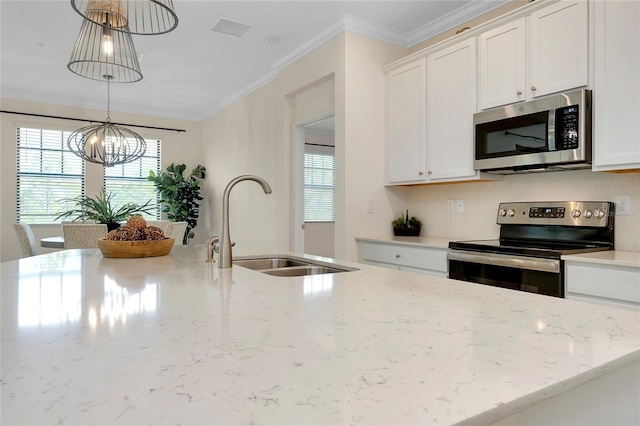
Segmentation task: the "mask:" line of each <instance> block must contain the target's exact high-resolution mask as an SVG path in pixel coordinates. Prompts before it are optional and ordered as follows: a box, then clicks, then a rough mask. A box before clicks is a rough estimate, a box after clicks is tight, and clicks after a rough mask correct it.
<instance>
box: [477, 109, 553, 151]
mask: <svg viewBox="0 0 640 426" xmlns="http://www.w3.org/2000/svg"><path fill="white" fill-rule="evenodd" d="M548 118H549V113H548V112H547V111H543V112H538V113H535V114H529V115H525V116H522V117H513V118H507V119H504V120H500V121H494V122H490V123H484V124H478V125H476V159H477V160H481V159H486V158H497V157H508V156H512V155H522V154H532V153H540V152H549V141H548V140H547V130H548V126H547V121H548Z"/></svg>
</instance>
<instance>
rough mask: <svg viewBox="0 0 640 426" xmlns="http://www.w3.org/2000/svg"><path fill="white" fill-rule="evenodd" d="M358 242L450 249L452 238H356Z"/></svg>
mask: <svg viewBox="0 0 640 426" xmlns="http://www.w3.org/2000/svg"><path fill="white" fill-rule="evenodd" d="M356 241H371V242H374V243H401V244H404V245H409V246H424V247H431V248H441V249H445V250H446V249H447V248H449V241H457V240H455V239H450V238H438V237H356Z"/></svg>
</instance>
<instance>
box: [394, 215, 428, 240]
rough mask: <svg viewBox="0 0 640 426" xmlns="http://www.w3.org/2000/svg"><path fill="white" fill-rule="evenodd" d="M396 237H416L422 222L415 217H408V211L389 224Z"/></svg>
mask: <svg viewBox="0 0 640 426" xmlns="http://www.w3.org/2000/svg"><path fill="white" fill-rule="evenodd" d="M391 225H392V226H393V234H394V235H395V236H396V237H417V236H419V235H420V229H422V222H421V221H420V219H418V218H416V217H415V216H409V210H407V211H406V212H405V213H404V214H402V215H401V216H400V217H399V218H397V219H394V220H393V222H391Z"/></svg>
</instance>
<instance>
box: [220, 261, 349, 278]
mask: <svg viewBox="0 0 640 426" xmlns="http://www.w3.org/2000/svg"><path fill="white" fill-rule="evenodd" d="M233 264H234V265H236V266H242V267H244V268H248V269H252V270H254V271H258V272H262V273H264V274H268V275H273V276H276V277H302V276H305V275H318V274H335V273H338V272H351V271H357V270H358V269H356V268H351V267H348V266H342V265H336V264H333V263H329V262H316V261H313V260H309V259H300V258H295V257H291V256H274V257H250V258H249V257H247V258H237V259H235V260H233Z"/></svg>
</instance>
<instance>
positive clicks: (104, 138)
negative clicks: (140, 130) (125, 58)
mask: <svg viewBox="0 0 640 426" xmlns="http://www.w3.org/2000/svg"><path fill="white" fill-rule="evenodd" d="M106 80H107V120H106V121H105V122H104V123H102V124H92V125H89V126H85V127H82V128H80V129H78V130H76V131H75V132H73V133H71V136H69V139H68V140H67V145H68V146H69V149H70V150H71V152H73V153H74V154H75V155H77V156H78V157H80V158H82V159H84V160H86V161H90V162H92V163H97V164H102V165H104V166H105V167H111V166H115V165H116V164H124V163H129V162H131V161H135V160H137V159H139V158H140V157H142V156H143V155H144V153H145V152H146V151H147V143H146V142H145V140H144V138H143V137H142V136H140V135H139V134H137V133H136V132H134V131H132V130H129V129H126V128H124V127H120V126H118V125H115V124H113V123H111V117H110V108H111V79H110V78H107V79H106Z"/></svg>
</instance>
